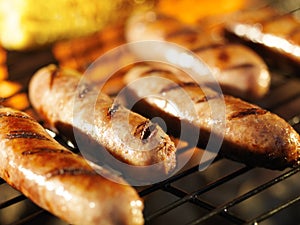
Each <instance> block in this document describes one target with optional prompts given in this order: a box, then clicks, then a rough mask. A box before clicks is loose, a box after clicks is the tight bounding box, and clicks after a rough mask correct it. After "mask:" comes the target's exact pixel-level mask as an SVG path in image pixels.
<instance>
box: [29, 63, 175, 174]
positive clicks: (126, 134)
mask: <svg viewBox="0 0 300 225" xmlns="http://www.w3.org/2000/svg"><path fill="white" fill-rule="evenodd" d="M80 78H81V74H79V73H77V72H75V71H71V70H66V69H61V68H57V67H56V66H54V65H50V66H48V67H45V68H42V69H41V70H40V71H38V72H37V73H36V74H35V75H34V76H33V78H32V80H31V82H30V87H29V95H30V100H31V102H32V105H33V106H34V108H35V109H36V111H37V112H39V113H40V115H41V116H42V117H43V119H44V120H45V121H46V122H47V123H48V125H50V126H51V128H56V129H57V130H59V131H60V132H62V133H63V134H65V135H66V136H71V135H70V133H71V132H73V130H72V129H75V130H77V131H78V132H77V140H78V139H80V138H81V136H82V137H83V136H86V138H87V139H90V140H91V141H93V142H96V143H98V144H100V145H102V146H104V147H105V148H106V149H107V151H108V152H109V153H111V154H112V155H113V156H114V157H116V158H117V159H118V160H120V161H122V162H125V163H127V164H129V165H133V166H137V167H139V166H140V167H144V166H152V165H153V167H151V168H153V170H154V171H156V172H158V173H157V175H158V176H160V173H161V174H169V173H171V172H172V171H173V170H174V168H175V166H176V158H175V157H176V156H175V150H176V148H175V146H174V143H173V142H172V141H171V140H170V138H169V136H168V135H167V134H166V133H165V132H164V131H163V130H162V129H161V128H160V127H159V126H157V125H156V124H154V123H152V122H151V121H150V120H149V119H146V118H145V117H143V116H141V115H139V114H137V113H134V112H131V111H130V110H128V109H126V108H125V107H123V106H122V105H120V104H118V103H115V102H113V100H112V99H111V98H110V97H109V96H107V95H106V94H104V93H102V92H100V91H99V88H98V87H92V86H91V85H90V84H88V83H82V84H80V85H79V83H80ZM75 111H76V113H75ZM81 134H82V135H81ZM78 136H80V137H79V138H78ZM75 138H76V137H75ZM77 140H76V141H77ZM79 147H82V146H79ZM95 155H96V154H95ZM100 157H101V154H100ZM140 167H139V168H140ZM139 168H137V169H136V170H134V171H137V170H138V169H139ZM151 168H149V171H151ZM143 169H145V168H143ZM151 174H152V175H155V173H154V174H153V173H151ZM129 176H130V175H129ZM138 178H140V179H147V177H136V179H138Z"/></svg>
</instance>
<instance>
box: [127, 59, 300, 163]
mask: <svg viewBox="0 0 300 225" xmlns="http://www.w3.org/2000/svg"><path fill="white" fill-rule="evenodd" d="M185 75H186V74H183V73H182V74H174V73H173V72H171V71H168V70H166V69H161V68H159V67H158V68H155V67H153V66H152V67H150V66H145V65H140V66H139V65H137V66H135V67H133V68H132V69H131V70H130V71H129V72H128V73H127V75H126V76H125V82H126V83H127V84H128V85H127V86H128V89H129V90H128V92H129V93H130V95H129V96H130V98H131V99H142V100H140V101H139V102H138V104H136V106H135V107H136V110H137V111H138V112H140V113H145V114H147V116H160V117H163V118H164V119H165V121H167V123H168V125H169V126H170V127H171V128H172V127H174V126H176V121H186V122H187V123H188V124H190V126H191V127H196V128H198V129H199V130H200V137H199V139H200V142H202V143H201V144H203V143H207V141H208V138H209V136H210V135H211V133H213V132H215V131H212V127H213V125H218V124H221V123H222V115H220V117H214V115H213V112H215V113H217V114H221V113H222V111H223V112H224V124H225V126H224V127H223V128H224V131H223V134H218V135H224V139H223V144H222V147H221V153H223V154H224V155H225V156H226V157H228V158H231V159H234V160H237V161H240V162H244V163H247V164H249V165H252V166H262V167H267V168H271V169H283V168H285V167H287V166H293V165H296V164H298V163H299V157H300V137H299V134H298V133H297V132H296V131H295V130H294V129H293V128H292V127H291V126H290V125H289V124H288V123H287V122H286V121H284V120H283V119H282V118H280V117H279V116H277V115H275V114H273V113H271V112H269V111H267V110H264V109H262V108H260V107H258V106H257V105H254V104H250V103H248V102H246V101H243V100H241V99H238V98H235V97H232V96H229V95H225V96H223V95H221V94H220V93H218V92H215V91H214V90H212V89H210V88H207V87H205V86H201V87H200V86H199V85H198V84H197V83H196V82H191V79H187V78H185ZM142 78H147V82H145V79H142ZM139 80H140V81H139ZM164 80H167V81H171V83H170V82H169V84H168V83H167V82H164ZM187 81H188V82H187ZM149 84H151V90H149V87H150V85H149ZM174 84H176V85H174ZM182 93H185V94H187V95H188V96H189V98H190V101H191V102H192V103H193V105H194V107H193V109H194V111H195V113H193V112H192V110H187V109H186V107H187V105H188V103H187V101H182V100H180V99H181V98H182V96H183V94H182ZM175 98H176V99H178V100H176V102H173V103H171V104H167V101H165V103H164V104H162V103H161V102H162V99H175ZM222 102H224V109H222V107H221V106H222ZM172 104H173V105H175V107H173V108H175V109H176V110H170V108H171V107H170V105H172ZM176 129H178V124H177V127H176ZM220 129H222V127H221V126H220Z"/></svg>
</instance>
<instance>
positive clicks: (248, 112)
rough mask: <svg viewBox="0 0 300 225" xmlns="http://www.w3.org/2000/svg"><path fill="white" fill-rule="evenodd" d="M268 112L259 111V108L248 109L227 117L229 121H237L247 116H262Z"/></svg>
mask: <svg viewBox="0 0 300 225" xmlns="http://www.w3.org/2000/svg"><path fill="white" fill-rule="evenodd" d="M267 112H268V111H267V110H264V109H260V108H248V109H244V110H241V111H238V112H235V113H232V114H231V115H230V116H229V119H230V120H231V119H238V118H243V117H246V116H249V115H264V114H266V113H267Z"/></svg>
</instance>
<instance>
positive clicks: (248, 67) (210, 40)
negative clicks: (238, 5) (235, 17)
mask: <svg viewBox="0 0 300 225" xmlns="http://www.w3.org/2000/svg"><path fill="white" fill-rule="evenodd" d="M204 27H207V28H204ZM222 31H223V29H221V28H220V27H219V28H218V29H215V27H214V26H213V28H212V27H210V26H208V25H206V26H204V22H203V23H202V25H201V26H200V25H198V26H187V25H184V24H182V23H180V22H179V21H177V20H176V19H174V18H171V17H167V16H163V15H156V14H155V13H154V12H149V13H148V14H144V15H134V16H132V17H131V19H130V20H129V22H128V24H127V28H126V38H127V40H128V41H129V42H131V41H142V40H165V41H168V42H173V43H176V44H179V45H180V46H183V47H185V48H187V49H189V50H191V51H193V52H194V53H195V54H196V55H197V56H199V57H200V58H201V59H202V60H203V61H204V62H205V63H206V64H207V65H208V66H209V67H210V69H211V71H212V73H213V75H214V76H215V77H216V79H217V80H218V82H219V83H220V85H221V87H222V89H223V91H224V92H226V93H229V94H232V95H236V96H239V97H242V98H248V99H255V98H259V97H262V96H264V95H265V94H266V93H267V92H268V90H269V85H270V74H269V71H268V69H267V66H266V64H265V63H264V61H263V60H262V59H261V58H260V57H259V56H258V55H257V54H256V53H255V52H254V51H252V50H251V49H250V48H248V47H246V46H243V45H241V44H237V43H235V44H233V43H229V42H228V41H227V40H226V39H225V37H224V36H223V33H222ZM148 54H149V53H148Z"/></svg>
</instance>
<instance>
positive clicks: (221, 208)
mask: <svg viewBox="0 0 300 225" xmlns="http://www.w3.org/2000/svg"><path fill="white" fill-rule="evenodd" d="M299 170H300V166H298V167H296V168H295V169H291V170H289V171H288V172H286V173H284V174H282V175H280V176H278V177H276V178H275V179H272V180H270V181H268V182H266V183H264V184H263V185H261V186H258V187H256V188H255V189H253V190H251V191H249V192H247V193H245V194H244V195H241V196H239V197H238V198H235V199H233V200H232V201H230V202H227V203H226V204H224V205H222V206H219V207H218V208H216V209H214V210H213V211H211V212H210V213H208V214H206V215H205V216H203V217H202V218H200V219H197V220H195V221H193V222H191V223H190V225H196V224H200V223H201V222H203V221H205V220H207V219H209V218H210V217H213V216H215V215H217V214H219V213H221V212H223V211H227V210H228V209H229V208H231V207H233V206H234V205H236V204H238V203H240V202H242V201H244V200H246V199H248V198H250V197H252V196H253V195H255V194H257V193H259V192H261V191H263V190H265V189H267V188H268V187H270V186H272V185H274V184H276V183H278V182H281V181H283V180H285V179H287V178H288V177H290V176H292V175H294V174H296V173H298V172H299Z"/></svg>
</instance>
